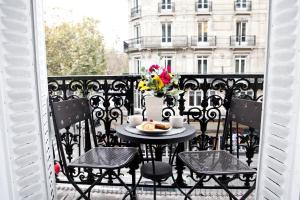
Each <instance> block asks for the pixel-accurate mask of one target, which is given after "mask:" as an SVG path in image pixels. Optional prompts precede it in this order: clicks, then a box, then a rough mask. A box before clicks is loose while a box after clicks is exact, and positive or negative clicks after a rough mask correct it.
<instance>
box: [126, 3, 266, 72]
mask: <svg viewBox="0 0 300 200" xmlns="http://www.w3.org/2000/svg"><path fill="white" fill-rule="evenodd" d="M128 5H129V7H128V10H129V36H130V38H129V39H128V40H127V41H124V51H125V52H126V53H127V54H128V56H129V72H130V73H139V72H140V69H141V67H147V66H150V65H151V64H159V65H162V66H166V65H170V66H171V67H172V69H173V71H175V72H178V73H188V74H193V73H200V74H222V73H224V74H225V73H240V74H242V73H263V72H264V65H265V64H264V62H265V47H266V44H267V41H266V33H267V0H252V1H249V0H225V1H224V0H214V1H209V0H129V4H128Z"/></svg>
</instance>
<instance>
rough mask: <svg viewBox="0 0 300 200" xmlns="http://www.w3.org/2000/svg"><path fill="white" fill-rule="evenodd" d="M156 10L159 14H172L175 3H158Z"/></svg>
mask: <svg viewBox="0 0 300 200" xmlns="http://www.w3.org/2000/svg"><path fill="white" fill-rule="evenodd" d="M158 12H159V13H160V14H172V13H174V12H175V3H174V2H171V3H158Z"/></svg>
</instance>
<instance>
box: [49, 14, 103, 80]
mask: <svg viewBox="0 0 300 200" xmlns="http://www.w3.org/2000/svg"><path fill="white" fill-rule="evenodd" d="M97 26H98V21H97V20H95V19H92V18H84V19H83V20H82V21H81V22H78V23H69V22H63V23H61V24H60V25H57V26H53V27H48V26H46V48H47V65H48V74H49V75H95V74H105V73H106V71H107V67H106V62H105V52H104V44H103V37H102V35H101V33H100V32H99V30H98V29H97Z"/></svg>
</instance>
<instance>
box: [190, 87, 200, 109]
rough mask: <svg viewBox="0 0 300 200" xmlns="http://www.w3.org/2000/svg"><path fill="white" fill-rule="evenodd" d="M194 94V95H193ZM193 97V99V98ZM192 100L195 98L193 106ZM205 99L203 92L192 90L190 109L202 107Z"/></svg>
mask: <svg viewBox="0 0 300 200" xmlns="http://www.w3.org/2000/svg"><path fill="white" fill-rule="evenodd" d="M191 94H192V95H191ZM191 96H193V97H191ZM191 98H193V103H192V104H191ZM202 98H203V91H202V90H190V91H189V93H188V106H189V107H200V106H201V103H202V100H203V99H202Z"/></svg>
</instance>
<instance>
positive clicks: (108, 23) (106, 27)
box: [44, 0, 128, 51]
mask: <svg viewBox="0 0 300 200" xmlns="http://www.w3.org/2000/svg"><path fill="white" fill-rule="evenodd" d="M44 12H45V13H44V14H45V21H46V23H47V24H50V25H53V24H55V23H58V22H59V21H63V20H66V21H79V20H81V19H82V18H83V17H93V18H95V19H97V20H99V21H100V27H99V29H100V31H101V33H102V34H103V36H104V41H105V45H106V47H107V48H115V49H116V50H119V51H123V41H124V40H127V39H128V0H45V1H44ZM57 16H59V17H57Z"/></svg>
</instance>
